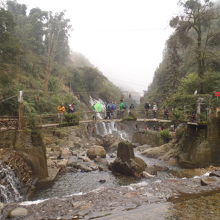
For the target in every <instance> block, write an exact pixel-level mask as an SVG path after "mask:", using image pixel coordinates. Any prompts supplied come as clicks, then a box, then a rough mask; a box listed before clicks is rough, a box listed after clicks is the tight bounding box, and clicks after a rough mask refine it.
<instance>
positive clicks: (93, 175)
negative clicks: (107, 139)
mask: <svg viewBox="0 0 220 220" xmlns="http://www.w3.org/2000/svg"><path fill="white" fill-rule="evenodd" d="M96 132H97V134H98V135H100V136H105V135H109V134H111V135H114V136H115V137H117V136H119V137H121V138H122V139H125V140H126V139H128V135H127V134H126V132H125V131H122V130H119V129H118V128H117V127H116V125H115V124H114V122H110V123H97V124H96ZM136 155H137V156H139V157H141V158H142V159H144V160H145V162H146V163H147V164H148V165H150V166H154V165H157V166H161V167H167V170H165V171H160V172H158V173H157V176H156V177H154V178H152V179H144V180H143V179H138V178H134V177H124V176H121V175H113V174H112V173H111V172H103V171H102V172H100V171H93V172H89V173H83V172H77V173H74V172H72V173H70V172H67V173H63V174H60V175H59V176H58V178H57V180H56V181H55V182H54V184H53V185H52V186H50V187H48V188H46V189H42V190H39V191H38V192H36V193H35V195H34V196H33V198H32V200H39V199H48V198H53V197H62V196H70V195H73V194H82V193H87V192H90V191H94V190H97V189H99V188H101V187H106V188H108V187H117V186H129V185H131V184H138V183H140V182H143V183H146V184H150V183H152V182H155V181H158V180H159V181H160V180H162V179H166V178H174V179H175V178H192V177H194V176H199V175H201V174H200V173H198V171H196V170H193V169H180V168H178V167H175V166H170V165H169V164H167V163H166V162H164V161H161V160H157V159H152V158H147V157H144V156H142V155H141V154H140V153H139V152H136ZM0 177H1V182H0V202H5V203H7V202H14V201H19V200H21V199H22V196H21V195H20V193H19V190H18V189H19V188H20V183H19V181H18V179H17V178H16V176H15V175H14V172H13V171H12V170H11V169H10V167H7V166H5V167H4V168H1V170H0ZM219 198H220V192H216V193H210V194H208V195H201V196H199V195H198V196H195V195H192V196H188V197H186V198H184V197H182V198H181V199H180V200H177V201H174V202H165V203H161V204H160V203H156V204H149V206H148V207H144V208H143V207H142V208H141V207H140V208H137V209H136V210H133V211H132V212H130V213H128V214H125V215H123V214H121V213H118V215H117V214H116V215H115V216H111V217H109V218H100V219H114V220H117V219H121V220H122V219H138V220H141V219H152V220H156V219H159V220H188V219H189V220H220V209H219V207H220V199H219Z"/></svg>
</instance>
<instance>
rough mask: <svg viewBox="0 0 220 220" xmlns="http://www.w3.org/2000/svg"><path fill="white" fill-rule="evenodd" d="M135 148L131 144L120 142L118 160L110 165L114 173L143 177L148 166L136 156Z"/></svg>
mask: <svg viewBox="0 0 220 220" xmlns="http://www.w3.org/2000/svg"><path fill="white" fill-rule="evenodd" d="M133 148H134V146H133V145H132V144H131V143H129V142H120V143H119V145H118V151H117V158H116V159H115V161H114V162H113V163H111V164H110V166H109V168H110V169H111V170H112V171H113V172H118V173H121V174H123V175H127V176H138V177H139V176H141V175H142V173H143V171H145V169H146V168H147V164H146V163H145V162H144V161H143V160H142V159H141V158H139V157H135V155H134V149H133Z"/></svg>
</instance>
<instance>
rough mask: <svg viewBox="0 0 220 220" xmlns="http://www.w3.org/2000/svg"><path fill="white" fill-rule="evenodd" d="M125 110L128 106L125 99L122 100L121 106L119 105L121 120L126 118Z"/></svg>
mask: <svg viewBox="0 0 220 220" xmlns="http://www.w3.org/2000/svg"><path fill="white" fill-rule="evenodd" d="M125 109H126V105H125V103H124V101H123V99H121V100H120V104H119V111H120V118H123V117H124V112H125Z"/></svg>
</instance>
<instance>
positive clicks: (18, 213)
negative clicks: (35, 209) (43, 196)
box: [8, 207, 28, 218]
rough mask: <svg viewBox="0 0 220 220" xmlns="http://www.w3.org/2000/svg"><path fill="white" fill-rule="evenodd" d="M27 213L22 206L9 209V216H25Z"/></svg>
mask: <svg viewBox="0 0 220 220" xmlns="http://www.w3.org/2000/svg"><path fill="white" fill-rule="evenodd" d="M27 215H28V210H27V209H25V208H22V207H18V208H15V209H13V210H12V211H10V213H9V215H8V216H9V218H16V217H22V216H27Z"/></svg>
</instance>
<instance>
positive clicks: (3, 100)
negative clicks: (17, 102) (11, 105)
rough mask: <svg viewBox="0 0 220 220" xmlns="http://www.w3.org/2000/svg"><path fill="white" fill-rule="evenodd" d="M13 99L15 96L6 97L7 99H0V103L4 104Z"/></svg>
mask: <svg viewBox="0 0 220 220" xmlns="http://www.w3.org/2000/svg"><path fill="white" fill-rule="evenodd" d="M15 97H17V95H14V96H11V97H8V98H6V99H2V100H0V103H1V102H5V101H7V100H9V99H12V98H15Z"/></svg>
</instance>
